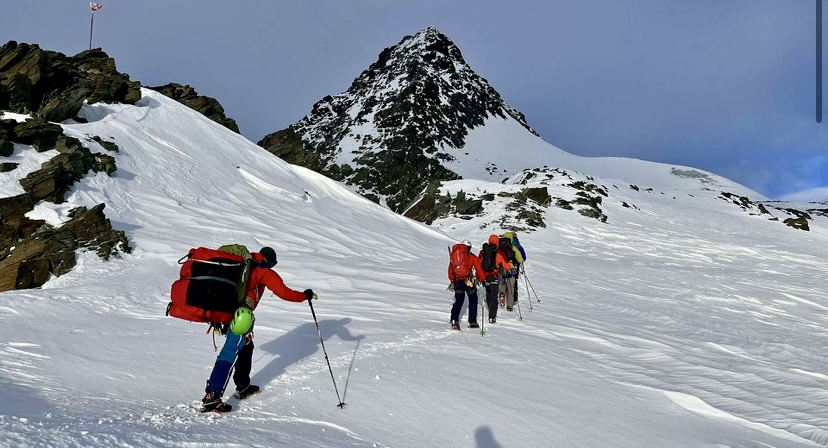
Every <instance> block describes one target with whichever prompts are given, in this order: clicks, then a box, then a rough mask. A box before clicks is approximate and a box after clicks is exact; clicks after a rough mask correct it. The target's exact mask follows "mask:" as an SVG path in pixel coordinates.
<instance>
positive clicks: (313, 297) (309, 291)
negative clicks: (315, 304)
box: [305, 289, 319, 301]
mask: <svg viewBox="0 0 828 448" xmlns="http://www.w3.org/2000/svg"><path fill="white" fill-rule="evenodd" d="M318 299H319V296H317V295H316V294H315V293H314V292H313V290H312V289H306V290H305V300H308V301H310V300H318Z"/></svg>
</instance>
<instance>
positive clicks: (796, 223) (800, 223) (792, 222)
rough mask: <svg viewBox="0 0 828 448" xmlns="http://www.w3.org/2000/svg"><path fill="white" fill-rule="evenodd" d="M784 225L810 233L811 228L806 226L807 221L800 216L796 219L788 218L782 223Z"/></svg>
mask: <svg viewBox="0 0 828 448" xmlns="http://www.w3.org/2000/svg"><path fill="white" fill-rule="evenodd" d="M783 222H784V223H785V225H787V226H788V227H793V228H794V229H799V230H805V231H810V230H811V228H810V226H809V225H808V219H807V218H805V217H804V216H800V217H798V218H788V219H786V220H784V221H783Z"/></svg>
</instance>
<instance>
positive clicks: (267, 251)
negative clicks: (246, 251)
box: [259, 247, 277, 267]
mask: <svg viewBox="0 0 828 448" xmlns="http://www.w3.org/2000/svg"><path fill="white" fill-rule="evenodd" d="M259 253H260V254H262V256H263V257H265V260H267V262H268V263H269V264H270V266H271V267H273V266H276V263H277V261H276V251H275V250H273V248H272V247H263V248H262V250H260V251H259Z"/></svg>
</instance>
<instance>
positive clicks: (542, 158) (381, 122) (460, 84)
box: [259, 27, 762, 212]
mask: <svg viewBox="0 0 828 448" xmlns="http://www.w3.org/2000/svg"><path fill="white" fill-rule="evenodd" d="M259 144H260V145H261V146H262V147H264V148H266V149H268V150H269V151H271V152H273V153H274V154H276V155H278V156H280V157H282V158H284V159H285V160H287V161H289V162H291V163H296V164H300V165H302V166H306V167H309V168H311V169H313V170H316V171H319V172H322V173H325V174H326V175H328V176H330V177H333V178H335V179H338V180H342V181H344V182H346V183H347V184H349V185H352V186H354V187H355V188H356V191H358V192H360V193H361V194H363V195H365V196H366V197H369V198H372V199H374V200H376V201H378V202H381V203H386V204H387V205H388V206H389V207H390V208H391V209H392V210H395V211H398V212H402V211H404V210H405V209H406V208H407V207H408V206H409V205H410V203H411V201H412V200H413V199H414V198H415V197H416V196H417V195H418V194H420V193H421V192H422V190H423V189H424V188H425V186H426V185H427V184H428V183H429V182H430V181H435V180H454V179H458V178H463V179H482V180H493V181H500V180H502V179H503V178H505V177H508V176H511V175H512V174H514V173H516V172H519V171H522V170H524V169H531V168H540V167H543V166H550V167H556V168H563V169H566V170H574V171H580V172H583V173H586V174H588V175H590V176H596V177H601V178H604V179H607V180H608V181H622V182H628V183H633V182H636V183H640V184H644V185H646V186H648V187H654V188H672V187H674V186H676V185H683V186H685V187H689V188H698V187H699V186H700V184H702V185H707V184H711V185H721V186H726V187H727V189H728V190H730V191H733V192H734V193H738V194H740V195H748V196H750V197H751V198H755V199H761V198H762V197H761V195H759V194H758V193H756V192H753V191H750V190H748V189H746V188H744V187H742V186H740V185H737V184H735V183H734V182H731V181H729V180H726V179H723V178H721V177H719V176H716V175H713V174H711V173H706V172H702V171H699V170H694V169H691V168H685V167H672V166H669V165H664V164H654V163H651V162H644V161H640V160H634V159H626V158H585V157H579V156H575V155H572V154H569V153H567V152H564V151H562V150H561V149H559V148H557V147H555V146H553V145H550V144H549V143H547V142H545V141H544V140H543V139H541V138H540V137H539V136H538V135H537V133H536V132H535V131H534V130H532V128H531V127H529V125H528V124H527V122H526V118H525V117H524V116H523V114H521V113H520V112H518V111H517V110H515V109H514V108H512V107H511V106H509V105H508V104H506V102H505V101H504V100H503V98H501V96H500V94H499V93H497V91H496V90H494V88H492V87H491V86H490V85H489V83H488V81H486V79H484V78H482V77H481V76H479V75H478V74H476V73H475V72H474V70H472V68H471V67H469V65H468V64H467V63H466V62H465V60H464V59H463V56H462V55H461V53H460V50H459V49H458V47H457V46H456V45H455V44H454V43H453V42H452V41H451V39H449V38H448V37H447V36H445V35H444V34H442V33H440V32H439V31H438V30H437V29H435V28H433V27H429V28H426V29H425V30H422V31H420V32H419V33H417V34H415V35H413V36H406V37H405V38H404V39H402V40H401V41H400V42H399V43H398V44H397V45H395V46H392V47H389V48H386V49H385V50H383V51H382V53H380V55H379V57H378V60H377V62H375V63H374V64H372V65H371V66H370V67H369V68H368V69H367V70H365V71H364V72H363V73H362V74H360V75H359V76H358V77H357V78H356V79H355V80H354V81H353V83H352V84H351V86H350V87H349V89H348V90H347V91H346V92H343V93H341V94H338V95H334V96H326V97H325V98H323V99H322V100H320V101H319V102H317V103H316V104H315V105H314V106H313V109H312V110H311V113H310V114H309V115H307V116H306V117H304V118H302V119H301V120H300V121H298V122H297V123H295V124H293V125H291V126H290V127H288V128H287V129H283V130H281V131H279V132H276V133H273V134H270V135H268V136H266V137H265V138H264V139H262V141H260V142H259ZM736 190H738V191H736Z"/></svg>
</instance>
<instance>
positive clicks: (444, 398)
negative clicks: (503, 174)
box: [0, 90, 828, 448]
mask: <svg viewBox="0 0 828 448" xmlns="http://www.w3.org/2000/svg"><path fill="white" fill-rule="evenodd" d="M142 93H143V95H144V99H143V100H141V101H140V102H139V103H138V104H137V105H136V106H124V105H103V104H97V105H94V106H85V107H84V110H83V114H84V116H85V117H86V118H87V119H89V120H90V123H88V124H65V125H64V126H63V127H64V130H65V131H66V132H68V133H72V134H74V135H77V136H83V135H86V134H87V133H89V134H94V135H100V136H102V137H105V138H108V139H111V140H112V141H114V142H116V143H117V144H118V145H119V147H120V152H119V153H118V154H117V155H116V156H115V157H116V158H117V163H118V168H119V169H118V171H117V172H116V173H115V175H114V177H112V178H109V177H106V176H95V177H87V178H85V179H84V180H83V181H81V183H80V186H79V187H77V188H76V189H75V190H74V191H73V192H72V193H71V194H70V195H69V197H68V202H69V204H70V205H71V204H77V205H83V204H86V203H92V202H96V201H103V202H105V203H106V204H107V208H106V213H107V215H108V217H109V218H110V219H111V220H112V221H113V226H114V227H116V228H118V229H122V230H127V232H128V236H129V239H130V243H131V244H132V245H134V247H135V250H134V251H133V253H132V254H129V255H124V256H123V257H122V258H121V259H116V260H114V261H110V262H103V261H101V260H100V259H99V258H98V257H97V256H96V255H94V254H89V253H87V254H82V255H81V256H80V260H79V266H78V267H77V268H76V269H75V270H73V271H72V272H71V273H69V274H66V275H64V276H61V277H59V278H56V279H53V280H51V281H50V282H48V283H47V284H46V285H45V286H44V287H43V288H41V289H35V290H26V291H10V292H5V293H1V294H0V302H2V303H0V321H1V322H2V325H0V341H2V342H0V353H2V356H0V394H2V396H3V397H4V398H5V399H4V400H0V445H2V446H31V447H35V446H36V447H43V446H54V447H76V446H84V447H111V446H227V445H229V446H279V445H282V446H291V447H294V446H295V447H331V446H355V447H358V446H366V447H367V446H373V447H421V446H450V447H455V446H456V447H486V448H491V447H511V446H524V447H548V446H578V447H596V448H597V447H605V446H610V445H611V446H615V447H621V448H633V447H636V448H640V447H666V446H669V447H688V448H689V447H694V448H697V447H722V446H728V447H759V446H762V447H768V446H771V447H808V446H828V432H826V429H825V428H826V427H828V412H826V409H828V406H826V405H828V395H826V394H825V393H824V390H825V388H826V386H828V375H826V372H825V370H824V369H825V365H824V360H825V357H826V355H827V354H828V353H826V349H825V347H828V340H826V338H828V336H826V335H825V333H824V331H822V328H824V327H825V325H826V323H828V322H826V320H828V316H826V307H828V304H826V303H825V298H824V295H825V291H826V289H825V286H824V285H825V284H826V280H828V262H826V255H828V253H826V249H825V247H826V244H825V243H826V240H828V231H826V228H825V227H822V226H819V225H815V226H814V228H813V230H812V231H811V232H800V231H793V230H791V229H787V228H785V227H784V226H781V225H779V224H778V223H773V222H770V221H768V220H767V219H766V218H762V217H757V216H749V215H747V214H745V213H743V212H742V211H741V210H739V209H738V208H737V207H735V206H733V204H728V203H726V202H724V201H721V200H714V199H710V200H709V201H702V200H698V201H693V200H692V198H690V197H689V196H687V199H682V201H681V202H677V201H679V199H678V196H677V199H675V200H674V199H672V196H671V195H668V194H664V195H662V194H650V193H644V192H640V191H639V192H636V191H634V190H631V189H629V188H627V189H624V188H619V191H618V192H616V193H615V194H617V195H619V199H621V200H629V201H632V202H634V203H635V205H636V206H637V207H638V208H639V209H638V210H635V209H627V208H624V207H622V206H620V205H618V204H617V203H616V202H614V201H608V203H607V204H606V206H607V207H608V208H609V210H608V213H610V214H611V216H612V222H611V223H610V224H605V223H601V222H599V221H598V220H594V219H589V218H586V217H581V216H579V215H573V214H572V213H571V212H570V211H566V210H563V209H559V208H550V209H549V210H548V211H547V212H546V213H547V215H548V216H549V217H550V219H548V220H547V224H548V225H547V227H546V228H542V229H539V230H538V231H536V232H533V233H531V234H523V233H522V234H521V241H522V242H523V244H524V246H525V247H526V248H527V251H528V252H529V253H528V255H529V260H528V262H527V264H526V267H527V272H528V275H529V280H531V285H532V286H533V287H534V290H535V291H536V292H537V293H538V298H540V300H541V301H540V302H537V301H535V302H531V306H532V309H531V311H530V310H529V306H530V302H529V301H528V300H527V299H526V291H525V289H524V288H521V295H522V297H523V299H522V300H521V302H520V308H519V309H520V312H521V314H522V317H523V320H522V321H521V320H518V319H517V316H516V314H515V313H507V312H505V311H503V310H501V311H500V312H499V315H498V323H497V324H495V325H489V324H485V329H486V331H487V332H486V335H484V336H481V335H480V333H479V332H475V331H472V330H468V329H464V331H461V332H460V333H456V332H451V331H449V330H448V329H447V320H448V314H449V307H450V305H451V298H450V296H449V293H448V292H447V291H445V287H446V281H445V269H446V264H447V263H446V254H445V246H446V244H449V243H450V242H452V241H453V239H454V238H470V239H471V240H472V241H473V242H474V243H475V250H477V249H479V242H482V241H483V240H484V239H485V237H486V236H487V235H488V233H489V229H488V228H487V229H483V230H481V229H480V227H481V226H483V225H484V224H486V223H487V220H488V219H489V218H490V217H489V216H480V217H474V218H472V219H469V220H461V219H457V220H456V221H453V222H448V221H442V222H440V223H439V225H440V226H441V228H442V229H443V230H445V231H446V232H448V233H449V234H450V235H451V237H447V236H445V234H443V233H441V232H440V231H437V230H434V229H432V228H429V227H426V226H423V225H421V224H418V223H415V222H413V221H411V220H408V219H405V218H402V217H399V216H397V215H394V214H392V213H390V212H389V211H388V210H387V209H385V208H383V207H380V206H378V205H376V204H373V203H371V202H370V201H367V200H365V199H362V198H360V197H358V196H356V195H353V194H351V193H349V192H348V191H347V190H346V189H345V188H343V187H342V186H341V185H339V184H337V183H336V182H333V181H331V180H329V179H326V178H324V177H322V176H320V175H319V174H316V173H314V172H311V171H309V170H306V169H303V168H299V167H295V166H291V165H288V164H286V163H284V162H282V161H280V160H278V159H276V158H274V157H272V155H270V154H268V153H267V152H265V151H263V150H261V149H260V148H258V147H256V146H255V145H253V144H252V143H250V142H248V141H246V140H245V139H244V138H243V137H241V136H239V135H237V134H234V133H232V132H231V131H229V130H227V129H225V128H223V127H221V126H220V125H218V124H215V123H213V122H211V121H209V120H208V119H206V118H204V117H203V116H201V115H199V114H197V113H195V112H193V111H191V110H189V109H187V108H186V107H184V106H182V105H180V104H178V103H176V102H174V101H172V100H170V99H167V98H165V97H163V96H161V95H160V94H157V93H155V92H152V91H148V90H144V91H143V92H142ZM93 146H94V145H93ZM26 152H27V151H26V150H25V149H21V153H20V154H19V156H20V157H21V158H22V157H26V156H28V155H34V153H33V151H32V154H25V153H26ZM619 187H621V186H620V185H619ZM306 192H307V193H306ZM0 193H3V192H2V191H0ZM495 212H496V210H492V213H495ZM55 213H56V214H59V213H60V211H59V210H57V211H55ZM573 217H574V218H578V219H574V218H573ZM231 241H232V242H239V243H244V244H248V245H250V246H251V247H254V248H256V247H257V246H259V245H264V244H268V245H272V246H274V247H275V248H276V250H277V252H278V254H279V260H280V261H279V265H278V266H277V271H278V272H279V273H280V274H281V275H282V276H283V277H284V278H285V281H286V283H287V284H288V285H289V286H292V287H294V288H297V289H303V288H306V287H312V288H314V290H315V291H317V292H318V293H319V295H320V297H321V298H320V300H319V301H318V302H317V303H315V304H314V306H315V308H316V313H317V315H318V317H319V321H320V322H319V323H320V327H321V334H322V336H323V338H324V341H325V348H326V351H327V353H328V355H329V357H330V360H331V365H332V368H333V373H334V376H335V379H336V384H337V388H338V392H339V394H340V395H342V396H344V401H345V402H347V403H348V405H346V406H345V408H344V409H339V408H337V407H336V404H337V402H338V400H337V397H336V392H335V391H334V388H333V383H332V381H331V377H330V374H329V373H328V371H327V370H328V369H327V365H326V364H325V361H324V356H323V353H322V350H321V347H320V343H319V337H318V335H317V332H316V326H315V325H314V324H313V321H312V319H311V316H310V312H309V310H308V308H307V305H305V304H295V303H288V302H283V301H280V300H278V299H277V298H275V297H270V296H266V297H265V298H264V301H263V303H262V305H261V306H260V307H259V309H258V310H257V325H256V339H255V342H256V345H257V349H256V351H255V355H254V359H253V381H254V382H256V383H258V384H260V385H262V386H263V387H264V391H263V393H262V394H260V395H258V396H256V397H254V398H253V399H251V400H249V401H244V402H240V403H239V402H236V401H235V400H230V402H231V403H232V404H234V405H237V406H238V408H239V409H238V411H237V412H235V413H232V414H229V415H224V416H215V415H202V414H199V413H197V412H196V411H195V406H196V404H197V402H198V399H199V398H200V397H201V391H202V388H203V385H204V381H205V380H206V377H207V376H208V374H209V369H210V367H211V366H212V364H213V362H214V359H215V358H214V356H215V354H214V353H213V351H212V349H211V344H212V342H211V341H210V337H209V335H205V334H204V331H205V326H204V325H201V324H191V323H187V322H184V321H181V320H177V319H173V318H169V317H164V316H163V310H164V307H165V306H166V303H167V300H168V298H167V297H168V292H169V286H170V284H171V283H172V281H173V280H174V279H176V278H177V273H178V265H177V264H176V263H175V261H176V260H177V259H178V258H179V257H181V256H182V255H183V254H184V253H186V250H187V249H189V248H190V247H192V246H198V245H205V246H216V245H218V244H222V243H226V242H231ZM533 297H534V296H533ZM465 313H466V311H464V316H465Z"/></svg>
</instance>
